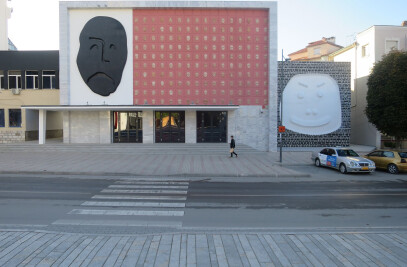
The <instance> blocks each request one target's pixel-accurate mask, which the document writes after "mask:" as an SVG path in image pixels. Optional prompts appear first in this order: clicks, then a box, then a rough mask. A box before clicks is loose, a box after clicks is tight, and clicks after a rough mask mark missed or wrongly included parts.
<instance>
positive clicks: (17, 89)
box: [11, 88, 21, 95]
mask: <svg viewBox="0 0 407 267" xmlns="http://www.w3.org/2000/svg"><path fill="white" fill-rule="evenodd" d="M11 92H12V93H13V95H19V94H20V92H21V88H13V89H11Z"/></svg>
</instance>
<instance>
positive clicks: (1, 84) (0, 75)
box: [0, 70, 5, 89]
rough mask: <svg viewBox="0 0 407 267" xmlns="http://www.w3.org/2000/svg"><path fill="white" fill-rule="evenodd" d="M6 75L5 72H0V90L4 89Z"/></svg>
mask: <svg viewBox="0 0 407 267" xmlns="http://www.w3.org/2000/svg"><path fill="white" fill-rule="evenodd" d="M4 86H5V85H4V74H3V71H2V70H0V89H4Z"/></svg>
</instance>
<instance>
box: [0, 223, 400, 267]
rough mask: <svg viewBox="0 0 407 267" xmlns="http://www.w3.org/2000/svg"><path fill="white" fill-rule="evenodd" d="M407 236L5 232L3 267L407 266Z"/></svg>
mask: <svg viewBox="0 0 407 267" xmlns="http://www.w3.org/2000/svg"><path fill="white" fill-rule="evenodd" d="M406 244H407V234H406V233H403V234H391V233H383V234H380V233H374V234H372V233H347V234H343V233H342V234H338V233H318V234H315V233H311V234H310V233H308V234H307V233H301V234H284V233H279V234H276V233H250V234H187V233H182V234H165V235H137V236H131V235H130V236H129V235H126V236H121V235H79V234H63V233H46V232H27V231H2V232H0V248H1V249H0V265H1V266H174V267H178V266H233V267H235V266H357V267H360V266H406V265H407V246H406Z"/></svg>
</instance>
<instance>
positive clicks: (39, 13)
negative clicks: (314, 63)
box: [8, 0, 407, 60]
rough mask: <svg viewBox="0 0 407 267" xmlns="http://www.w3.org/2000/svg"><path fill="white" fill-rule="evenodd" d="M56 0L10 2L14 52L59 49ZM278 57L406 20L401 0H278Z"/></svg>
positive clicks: (344, 41) (347, 41)
mask: <svg viewBox="0 0 407 267" xmlns="http://www.w3.org/2000/svg"><path fill="white" fill-rule="evenodd" d="M58 2H59V1H58V0H12V1H11V3H9V5H11V7H12V8H13V13H12V15H11V19H10V20H9V26H8V28H9V38H10V39H11V40H12V41H13V43H14V44H15V45H16V46H17V48H18V49H19V50H58V49H59V26H58V24H59V4H58ZM277 2H278V4H277V5H278V13H277V14H278V15H277V16H278V18H277V21H278V40H277V43H278V53H277V54H278V59H279V60H281V58H282V51H283V53H284V56H285V57H288V56H287V55H288V54H290V53H292V52H295V51H297V50H300V49H302V48H304V47H306V46H307V45H308V43H310V42H313V41H318V40H321V39H322V37H331V36H335V37H336V43H337V44H338V45H341V46H347V45H349V44H351V43H352V42H353V41H354V40H355V36H356V34H357V33H360V32H362V31H364V30H366V29H368V28H369V27H370V26H373V25H400V24H401V22H402V21H404V20H407V1H406V0H277Z"/></svg>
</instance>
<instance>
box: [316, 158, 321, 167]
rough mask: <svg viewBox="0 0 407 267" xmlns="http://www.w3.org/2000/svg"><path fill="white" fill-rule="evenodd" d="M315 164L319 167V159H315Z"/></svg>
mask: <svg viewBox="0 0 407 267" xmlns="http://www.w3.org/2000/svg"><path fill="white" fill-rule="evenodd" d="M315 166H317V167H321V161H319V159H316V160H315Z"/></svg>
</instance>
